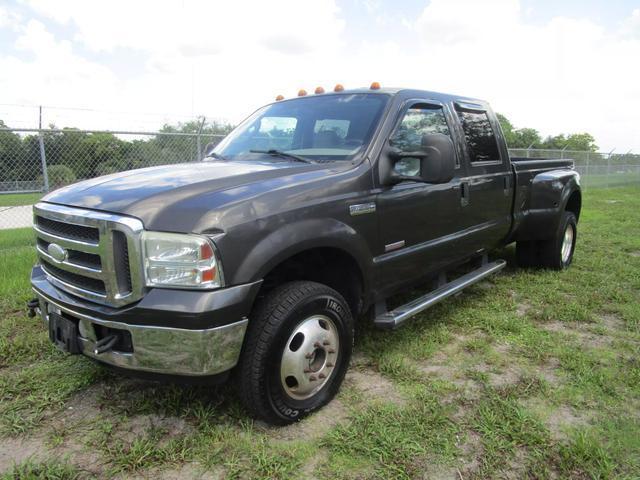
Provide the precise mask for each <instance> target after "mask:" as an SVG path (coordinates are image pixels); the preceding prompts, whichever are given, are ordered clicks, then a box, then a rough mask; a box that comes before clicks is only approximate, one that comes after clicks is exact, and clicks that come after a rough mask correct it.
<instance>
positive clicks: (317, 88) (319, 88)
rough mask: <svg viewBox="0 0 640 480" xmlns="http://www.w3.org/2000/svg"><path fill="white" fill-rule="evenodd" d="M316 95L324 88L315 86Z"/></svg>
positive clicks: (322, 91)
mask: <svg viewBox="0 0 640 480" xmlns="http://www.w3.org/2000/svg"><path fill="white" fill-rule="evenodd" d="M314 93H315V94H316V95H320V94H322V93H324V88H322V87H316V90H315V92H314Z"/></svg>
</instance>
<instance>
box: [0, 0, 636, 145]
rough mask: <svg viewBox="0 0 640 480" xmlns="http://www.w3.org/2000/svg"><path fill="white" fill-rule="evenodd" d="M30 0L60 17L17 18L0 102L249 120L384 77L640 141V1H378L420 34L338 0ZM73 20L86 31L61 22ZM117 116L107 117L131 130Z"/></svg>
mask: <svg viewBox="0 0 640 480" xmlns="http://www.w3.org/2000/svg"><path fill="white" fill-rule="evenodd" d="M22 1H23V3H24V5H25V6H26V8H30V9H32V10H33V11H34V12H36V13H37V14H38V15H39V16H40V17H39V18H42V19H46V21H45V20H43V21H44V23H41V22H38V21H36V20H30V21H29V20H22V21H19V20H12V24H13V25H14V28H18V29H19V31H20V36H19V38H18V39H17V41H16V44H15V48H16V49H19V51H21V52H25V53H28V55H27V57H26V59H25V58H22V57H18V56H16V55H8V54H4V53H1V52H0V71H2V72H10V74H9V75H0V92H2V93H1V94H0V102H9V101H11V102H31V103H36V104H37V103H45V104H47V103H50V104H54V105H68V106H83V107H91V108H97V109H100V108H107V109H109V110H120V111H129V112H135V111H140V112H148V111H155V112H160V111H164V112H168V113H180V112H183V113H195V114H202V113H204V114H206V115H207V116H210V117H226V118H229V119H231V120H232V121H237V120H239V119H240V118H241V117H242V116H244V115H246V114H248V113H249V112H250V111H251V110H253V109H254V108H256V107H258V106H259V105H261V104H263V103H265V102H268V101H270V100H271V99H272V98H273V97H275V95H277V94H279V93H282V94H285V95H287V96H289V95H294V94H295V92H296V91H297V89H298V88H300V87H304V88H306V89H307V90H312V89H313V88H314V87H315V86H316V85H324V86H325V88H326V87H331V86H332V85H333V84H335V83H336V82H340V83H344V84H345V85H346V86H347V87H354V86H362V85H368V84H369V83H370V82H371V81H372V80H377V81H380V82H381V83H382V84H383V85H386V86H406V87H414V88H423V89H428V90H439V91H448V92H455V93H459V94H462V95H468V96H477V97H481V98H485V99H487V100H489V101H491V102H492V104H493V105H494V108H495V109H496V110H498V111H501V112H502V113H505V114H507V115H508V116H509V117H510V118H511V119H512V121H513V122H514V123H515V124H516V125H517V126H530V127H534V128H537V129H539V130H541V131H542V132H543V133H544V134H551V133H559V132H572V131H582V130H584V131H589V132H592V133H594V135H595V136H596V138H597V140H598V143H599V144H600V145H601V146H602V147H603V148H607V149H610V148H613V147H617V148H618V149H619V150H623V149H624V150H625V151H626V150H628V149H629V148H633V149H634V150H635V151H637V152H640V135H638V133H639V132H638V127H637V125H638V124H639V123H640V122H639V121H638V113H637V112H638V111H640V86H639V85H640V81H639V79H640V65H639V64H638V62H637V61H635V59H637V58H640V10H635V11H633V12H630V14H629V16H628V18H627V19H625V20H624V21H622V22H620V25H619V27H618V28H617V29H614V30H611V29H606V28H604V27H603V26H602V25H600V24H599V23H598V21H597V19H591V20H588V19H579V18H577V16H576V18H563V17H558V18H554V19H552V20H551V21H549V22H548V23H546V24H536V25H532V24H530V23H528V22H527V20H526V19H527V15H526V13H524V12H522V11H521V4H520V2H519V1H518V0H492V1H483V2H478V1H477V0H455V1H454V0H431V1H430V2H427V1H426V0H425V8H424V9H423V11H422V13H421V14H420V15H418V16H416V17H415V20H414V21H408V20H406V18H409V16H408V15H405V14H403V12H401V11H394V12H393V15H385V12H384V11H383V10H382V9H383V7H382V4H380V3H379V2H377V0H367V1H365V2H364V5H363V6H362V7H361V8H362V14H363V15H367V14H369V15H375V16H376V17H379V16H381V15H382V16H383V17H385V16H386V21H385V22H383V23H384V24H385V26H386V25H388V26H389V27H394V28H395V29H396V30H397V29H402V30H403V31H404V32H405V33H406V35H403V36H402V39H400V40H399V39H397V38H394V36H392V35H387V36H384V35H383V36H381V35H380V33H381V32H382V33H384V32H385V29H384V28H382V29H375V32H376V33H375V36H374V34H371V35H370V36H369V38H362V39H358V40H357V41H353V40H351V41H348V40H347V38H348V35H346V33H348V30H349V18H344V15H345V14H344V13H343V12H341V11H340V9H339V8H338V7H337V6H336V4H335V2H334V0H318V1H301V0H277V1H270V2H249V1H247V0H240V1H233V2H210V1H204V0H202V1H195V0H184V1H183V2H157V1H153V2H152V1H150V0H141V1H136V2H130V1H125V0H111V1H110V2H100V3H97V2H87V1H82V0H58V1H56V2H50V1H46V0H22ZM366 6H368V8H369V10H370V12H369V13H367V11H368V10H367V7H366ZM4 11H5V13H3V9H2V8H0V25H1V24H2V21H3V20H2V19H5V18H8V17H7V13H6V11H8V10H7V9H4ZM12 18H13V17H12ZM399 18H404V19H405V20H402V21H401V20H394V19H399ZM51 22H53V23H51ZM393 22H396V24H394V23H393ZM5 23H6V21H5ZM49 24H51V25H49ZM54 24H55V26H56V29H54V28H53V25H54ZM48 26H50V27H51V28H47V27H48ZM61 28H62V29H64V30H65V31H67V32H71V35H72V37H73V41H71V42H67V41H61V40H60V39H59V38H56V37H55V36H54V35H53V34H52V33H51V32H53V31H58V30H59V29H61ZM385 28H386V27H385ZM389 30H390V31H391V30H393V28H390V29H389ZM372 31H373V30H372ZM131 52H135V57H132V58H142V59H143V60H142V64H141V65H140V68H137V69H136V71H135V72H133V71H130V70H127V69H126V68H125V67H122V68H120V67H117V66H112V67H109V66H108V65H111V64H109V63H101V62H100V61H99V60H98V59H102V58H113V57H118V56H125V57H126V56H127V55H129V54H130V53H131ZM105 56H106V57H105ZM30 57H31V58H30ZM107 117H108V116H105V118H104V119H103V121H104V122H105V123H104V127H111V128H114V127H116V128H129V125H130V124H127V123H126V122H123V121H120V122H119V123H118V124H117V125H113V124H110V125H108V124H106V123H107V122H109V121H111V122H113V119H112V118H107ZM134 118H135V115H131V117H130V119H128V120H131V122H132V123H133V119H134ZM5 121H6V120H5ZM82 121H83V118H82V117H81V116H78V117H77V122H82Z"/></svg>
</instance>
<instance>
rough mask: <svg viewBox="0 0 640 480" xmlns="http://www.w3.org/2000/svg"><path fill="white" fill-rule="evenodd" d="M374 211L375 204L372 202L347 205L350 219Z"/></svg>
mask: <svg viewBox="0 0 640 480" xmlns="http://www.w3.org/2000/svg"><path fill="white" fill-rule="evenodd" d="M375 211H376V204H375V203H374V202H369V203H358V204H356V205H349V213H350V214H351V216H352V217H355V216H356V215H364V214H366V213H374V212H375Z"/></svg>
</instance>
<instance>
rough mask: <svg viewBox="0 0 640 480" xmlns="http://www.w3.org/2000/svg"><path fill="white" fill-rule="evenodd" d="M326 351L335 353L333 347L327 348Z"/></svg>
mask: <svg viewBox="0 0 640 480" xmlns="http://www.w3.org/2000/svg"><path fill="white" fill-rule="evenodd" d="M327 353H336V351H335V349H333V348H330V349H329V350H327Z"/></svg>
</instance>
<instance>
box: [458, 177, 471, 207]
mask: <svg viewBox="0 0 640 480" xmlns="http://www.w3.org/2000/svg"><path fill="white" fill-rule="evenodd" d="M460 205H462V206H463V207H466V206H467V205H469V182H460Z"/></svg>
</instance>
